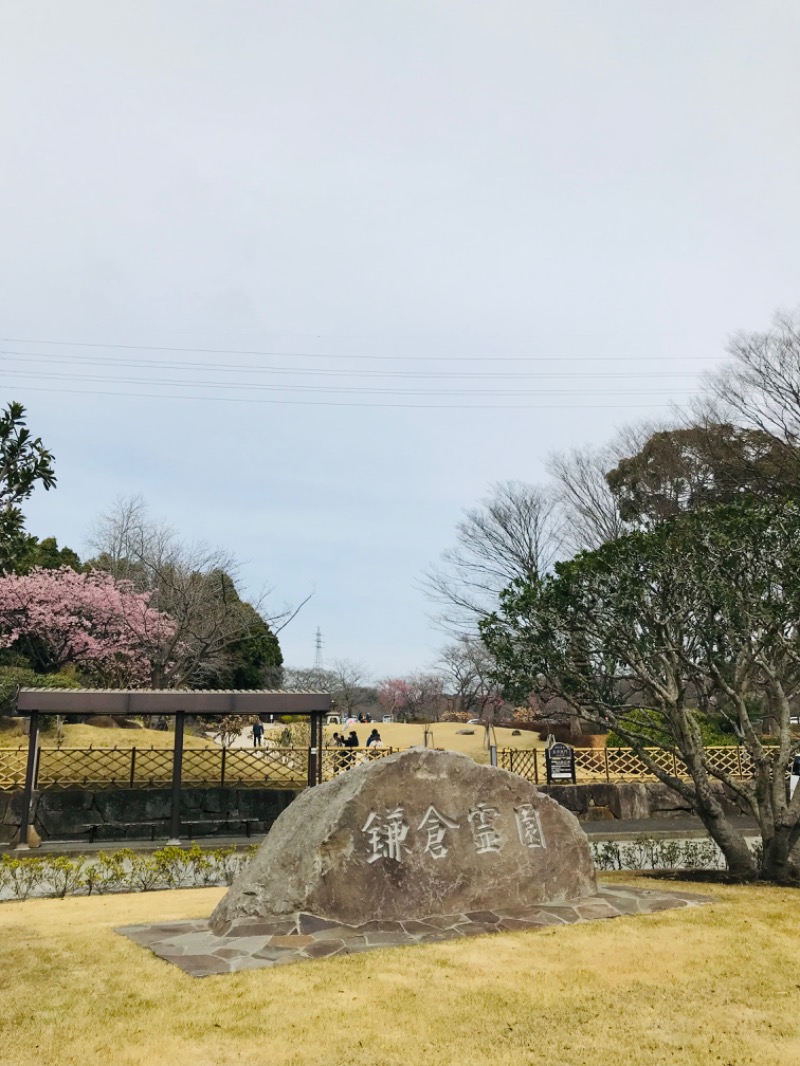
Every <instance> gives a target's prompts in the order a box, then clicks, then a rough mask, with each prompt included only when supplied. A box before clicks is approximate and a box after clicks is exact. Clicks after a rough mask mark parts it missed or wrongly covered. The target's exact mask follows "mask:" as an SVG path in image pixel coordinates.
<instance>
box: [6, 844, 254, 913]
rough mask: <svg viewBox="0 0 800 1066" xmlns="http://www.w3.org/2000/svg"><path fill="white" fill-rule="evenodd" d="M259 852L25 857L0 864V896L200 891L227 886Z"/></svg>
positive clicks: (178, 851) (220, 850) (162, 851)
mask: <svg viewBox="0 0 800 1066" xmlns="http://www.w3.org/2000/svg"><path fill="white" fill-rule="evenodd" d="M257 850H258V845H257V844H253V845H252V846H251V847H249V848H248V849H247V850H246V851H245V852H237V850H236V848H235V846H233V845H231V846H229V847H226V848H214V849H213V850H209V851H205V850H203V848H201V847H200V846H199V845H198V844H195V845H193V846H192V847H191V848H178V847H169V848H161V849H160V850H159V851H154V852H152V853H151V854H149V855H148V854H142V853H138V852H134V851H131V850H130V848H122V849H121V850H119V851H112V852H106V851H100V852H98V853H97V854H96V855H77V856H75V857H74V858H69V857H68V856H66V855H54V856H47V855H43V856H38V855H37V856H27V855H26V856H24V857H17V856H13V855H8V854H7V855H3V856H2V857H1V858H0V895H3V896H6V895H10V897H11V898H12V899H28V897H29V896H31V895H36V896H50V897H56V898H59V899H63V898H64V896H73V895H80V894H85V895H91V894H92V893H93V892H94V893H98V894H103V893H106V892H150V891H153V890H155V889H163V888H199V887H208V886H211V885H230V884H231V883H232V882H233V879H234V877H235V876H236V874H237V873H238V872H239V870H241V869H242V867H243V866H244V865H245V864H246V863H247V862H249V861H250V859H251V858H252V856H253V855H254V854H255V852H256V851H257Z"/></svg>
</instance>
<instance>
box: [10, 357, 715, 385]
mask: <svg viewBox="0 0 800 1066" xmlns="http://www.w3.org/2000/svg"><path fill="white" fill-rule="evenodd" d="M0 356H2V357H3V358H4V359H7V360H9V361H11V362H16V363H19V362H25V361H27V360H28V359H37V360H40V361H41V362H44V363H55V364H57V365H59V366H60V365H62V364H66V365H67V366H100V367H105V368H106V369H114V370H116V369H126V370H152V369H158V370H164V371H166V370H178V371H184V370H185V371H191V372H197V371H201V372H208V373H211V372H213V373H226V374H237V373H241V372H247V373H253V374H291V375H298V376H300V375H312V376H315V377H317V376H319V377H323V376H335V377H347V378H351V377H352V378H364V377H379V378H412V379H418V380H421V379H426V378H431V379H433V378H436V379H465V380H467V379H468V380H476V379H480V380H483V379H492V380H493V379H495V378H499V379H503V380H524V379H527V378H536V379H537V380H540V379H545V378H573V377H580V378H582V379H583V378H609V377H611V378H625V379H630V378H631V377H634V376H635V377H641V378H683V377H689V376H692V375H695V374H696V373H697V371H696V370H655V371H645V372H644V373H642V372H641V371H636V370H613V371H594V372H587V371H585V370H569V371H555V372H554V371H549V370H548V371H545V372H544V373H543V372H542V371H505V370H500V371H455V372H454V371H449V370H448V371H418V370H351V369H345V368H341V369H336V370H329V369H321V368H319V367H288V366H269V367H264V366H252V365H247V364H239V365H237V366H225V365H224V364H219V363H190V362H169V363H163V362H160V361H159V360H157V359H139V360H129V359H114V360H108V359H97V358H89V357H87V356H80V355H77V356H75V355H73V356H62V355H51V354H50V353H48V352H18V351H10V350H8V349H0Z"/></svg>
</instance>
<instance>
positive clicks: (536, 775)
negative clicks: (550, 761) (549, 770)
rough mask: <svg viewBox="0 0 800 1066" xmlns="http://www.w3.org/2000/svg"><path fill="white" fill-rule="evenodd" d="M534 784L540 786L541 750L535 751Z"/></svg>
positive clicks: (536, 749) (535, 749)
mask: <svg viewBox="0 0 800 1066" xmlns="http://www.w3.org/2000/svg"><path fill="white" fill-rule="evenodd" d="M533 783H534V785H538V784H539V749H538V748H534V749H533Z"/></svg>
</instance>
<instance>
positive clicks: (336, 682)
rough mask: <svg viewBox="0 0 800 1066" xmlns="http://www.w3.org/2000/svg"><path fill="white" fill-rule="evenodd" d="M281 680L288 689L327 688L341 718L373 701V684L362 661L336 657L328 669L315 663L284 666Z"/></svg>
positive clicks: (325, 689)
mask: <svg viewBox="0 0 800 1066" xmlns="http://www.w3.org/2000/svg"><path fill="white" fill-rule="evenodd" d="M283 683H284V685H285V687H286V688H288V689H305V690H306V691H309V692H327V693H330V696H331V698H332V701H333V706H334V708H335V710H336V711H337V712H338V713H340V714H341V715H342V717H343V718H347V717H350V716H351V715H356V714H358V711H359V708H360V707H366V706H367V705H369V704H374V703H376V702H377V694H376V692H375V688H374V687H372V686H371V685H370V684H369V678H368V675H367V672H366V669H365V667H364V665H363V663H356V662H352V661H351V660H350V659H337V660H336V661H335V662H334V663H333V664H332V665H331V666H330V668H328V669H322V668H317V667H310V668H303V667H284V671H283Z"/></svg>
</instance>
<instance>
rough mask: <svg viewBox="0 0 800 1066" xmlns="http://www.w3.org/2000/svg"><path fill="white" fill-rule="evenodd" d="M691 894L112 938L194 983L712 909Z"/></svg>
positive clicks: (302, 917)
mask: <svg viewBox="0 0 800 1066" xmlns="http://www.w3.org/2000/svg"><path fill="white" fill-rule="evenodd" d="M713 902H714V900H713V897H711V896H701V895H697V894H695V893H689V892H656V891H654V890H652V889H641V888H627V887H624V886H621V885H613V886H612V885H602V886H601V887H600V889H599V890H598V894H597V895H596V896H590V897H586V898H583V899H578V900H573V901H571V902H568V903H547V904H537V905H536V906H534V907H531V908H529V909H527V910H525V911H517V912H515V913H513V914H511V913H508V914H506V913H496V912H495V911H472V912H470V913H469V914H453V915H446V916H441V915H437V916H435V917H431V918H426V919H424V920H419V919H415V920H414V921H370V922H365V923H364V924H363V925H357V926H344V925H342V924H341V923H340V922H335V921H328V920H327V919H326V918H319V917H317V916H316V915H313V914H298V915H297V916H296V917H295V918H289V919H287V918H281V919H278V920H274V921H271V920H270V919H265V918H241V919H237V920H236V921H233V922H230V923H228V926H227V928H223V929H220V931H219V933H214V932H212V931H211V929H210V927H209V922H208V920H207V919H195V920H192V921H183V922H160V923H158V924H155V925H127V926H124V927H123V928H121V929H118V930H117V932H118V933H121V934H122V935H123V936H126V937H128V938H129V939H130V940H133V941H134V942H135V943H136V944H140V945H141V946H142V947H146V948H149V949H150V950H151V951H152V952H154V953H155V954H156V955H158V957H159V958H161V959H164V960H165V961H166V962H170V963H172V964H173V965H175V966H178V967H179V968H180V969H181V970H183V971H185V973H187V974H190V975H191V976H192V977H207V976H209V975H211V974H223V973H236V972H237V971H239V970H256V969H260V968H262V967H268V966H279V965H283V964H285V963H292V962H307V961H310V960H313V959H322V958H330V957H332V956H335V955H352V954H355V953H356V952H361V951H371V950H374V949H375V948H387V947H403V946H406V945H409V944H431V943H438V942H441V941H443V940H453V939H457V938H458V937H464V936H479V935H482V934H486V933H499V932H504V931H505V932H508V931H511V930H514V931H518V930H521V929H540V928H543V927H545V926H555V925H568V924H571V923H573V922H590V921H595V920H597V919H601V918H619V917H621V916H622V915H637V914H642V915H644V914H654V913H656V912H659V911H664V910H671V909H673V908H676V907H695V906H699V905H701V904H705V903H713Z"/></svg>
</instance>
